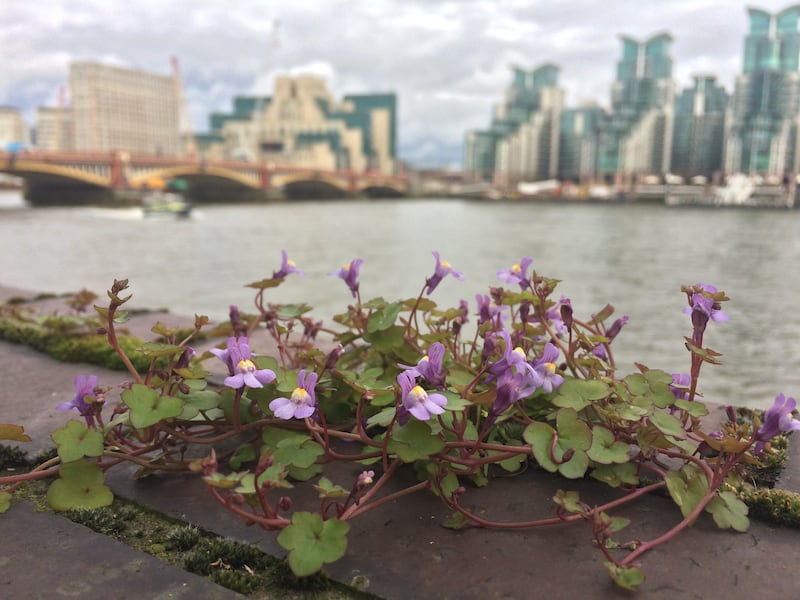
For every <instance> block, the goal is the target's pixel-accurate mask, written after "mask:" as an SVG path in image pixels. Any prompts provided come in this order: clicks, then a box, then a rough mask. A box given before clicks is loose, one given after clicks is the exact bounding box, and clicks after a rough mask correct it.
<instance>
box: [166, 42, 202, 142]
mask: <svg viewBox="0 0 800 600" xmlns="http://www.w3.org/2000/svg"><path fill="white" fill-rule="evenodd" d="M170 63H171V65H172V80H173V82H174V85H175V97H176V98H177V99H178V128H179V131H180V134H181V141H182V142H183V151H184V153H185V154H186V155H188V156H197V140H195V137H194V131H193V129H192V118H191V115H190V113H189V104H188V102H187V101H186V95H185V94H184V93H183V80H182V79H181V68H180V64H179V63H178V57H177V56H173V57H172V58H170Z"/></svg>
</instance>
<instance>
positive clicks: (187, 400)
mask: <svg viewBox="0 0 800 600" xmlns="http://www.w3.org/2000/svg"><path fill="white" fill-rule="evenodd" d="M185 383H189V382H185ZM177 396H178V398H180V399H181V400H182V401H183V410H182V411H181V414H180V417H179V418H181V419H184V420H186V421H190V420H192V419H194V418H195V417H196V416H197V415H199V414H200V413H201V412H204V413H205V412H207V411H209V410H212V409H214V408H218V407H219V405H220V402H221V401H222V397H221V396H220V395H219V394H218V393H217V392H213V391H211V390H197V391H191V392H189V393H188V394H182V393H180V392H179V393H178V394H177Z"/></svg>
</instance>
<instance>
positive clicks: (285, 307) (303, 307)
mask: <svg viewBox="0 0 800 600" xmlns="http://www.w3.org/2000/svg"><path fill="white" fill-rule="evenodd" d="M274 308H275V309H276V311H277V314H278V318H279V319H287V320H288V319H296V318H297V317H300V316H302V315H304V314H305V313H307V312H309V311H311V307H310V306H309V305H308V304H281V305H279V306H276V307H274Z"/></svg>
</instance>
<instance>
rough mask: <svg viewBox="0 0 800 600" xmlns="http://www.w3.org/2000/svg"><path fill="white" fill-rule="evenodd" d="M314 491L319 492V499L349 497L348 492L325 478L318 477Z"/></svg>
mask: <svg viewBox="0 0 800 600" xmlns="http://www.w3.org/2000/svg"><path fill="white" fill-rule="evenodd" d="M314 489H315V490H317V492H319V497H320V498H347V496H349V495H350V492H349V491H348V490H346V489H344V488H343V487H342V486H340V485H336V484H335V483H333V482H332V481H331V480H330V479H328V478H327V477H320V480H319V481H318V482H317V484H316V485H315V486H314Z"/></svg>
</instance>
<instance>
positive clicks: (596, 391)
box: [553, 379, 611, 410]
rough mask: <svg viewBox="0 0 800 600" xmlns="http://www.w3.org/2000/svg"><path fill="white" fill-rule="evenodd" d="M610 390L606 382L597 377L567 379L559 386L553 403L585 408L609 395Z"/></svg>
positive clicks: (567, 406)
mask: <svg viewBox="0 0 800 600" xmlns="http://www.w3.org/2000/svg"><path fill="white" fill-rule="evenodd" d="M610 391H611V390H610V389H609V387H608V386H607V385H606V384H605V383H603V382H602V381H598V380H596V379H592V380H590V381H586V380H583V379H567V380H565V381H564V383H562V384H561V386H560V387H559V388H558V394H557V395H556V397H555V398H553V404H555V405H556V406H559V407H561V408H573V409H575V410H583V409H584V408H586V407H587V406H589V405H590V404H591V403H592V402H593V401H595V400H600V399H601V398H605V397H606V396H608V394H609V392H610Z"/></svg>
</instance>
